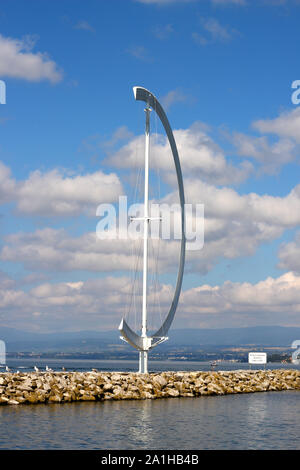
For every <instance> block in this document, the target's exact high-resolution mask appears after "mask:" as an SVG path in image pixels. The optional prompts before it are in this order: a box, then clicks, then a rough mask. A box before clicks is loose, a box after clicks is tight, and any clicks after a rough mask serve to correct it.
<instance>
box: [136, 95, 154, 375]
mask: <svg viewBox="0 0 300 470" xmlns="http://www.w3.org/2000/svg"><path fill="white" fill-rule="evenodd" d="M144 111H145V113H146V130H145V193H144V258H143V307H142V338H146V337H147V280H148V235H149V221H150V217H149V154H150V112H151V109H150V107H149V105H148V104H147V107H146V108H145V110H144ZM139 366H140V367H139V372H140V373H143V374H147V373H148V351H140V364H139Z"/></svg>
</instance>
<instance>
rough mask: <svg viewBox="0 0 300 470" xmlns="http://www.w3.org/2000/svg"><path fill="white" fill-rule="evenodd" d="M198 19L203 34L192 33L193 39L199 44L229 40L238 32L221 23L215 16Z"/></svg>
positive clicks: (204, 44)
mask: <svg viewBox="0 0 300 470" xmlns="http://www.w3.org/2000/svg"><path fill="white" fill-rule="evenodd" d="M200 21H201V25H202V29H203V31H204V36H203V34H200V33H195V32H194V33H192V37H193V39H194V41H195V42H196V44H199V45H200V46H206V45H207V44H214V43H215V42H224V43H225V42H229V41H230V40H231V39H232V38H233V36H234V35H235V34H237V33H238V31H237V30H235V29H233V28H231V27H229V26H223V25H221V24H220V22H219V21H218V20H217V19H216V18H201V19H200Z"/></svg>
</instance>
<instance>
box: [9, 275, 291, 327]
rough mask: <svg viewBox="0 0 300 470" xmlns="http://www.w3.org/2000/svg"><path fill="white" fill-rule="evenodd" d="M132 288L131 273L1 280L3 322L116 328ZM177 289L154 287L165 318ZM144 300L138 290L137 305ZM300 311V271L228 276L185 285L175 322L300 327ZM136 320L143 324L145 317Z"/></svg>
mask: <svg viewBox="0 0 300 470" xmlns="http://www.w3.org/2000/svg"><path fill="white" fill-rule="evenodd" d="M131 292H132V280H131V279H130V278H128V277H106V278H102V279H90V280H87V281H77V282H60V283H44V284H40V285H39V286H37V287H34V288H32V289H31V290H30V291H29V292H24V291H22V290H16V289H15V288H13V287H10V288H6V289H3V288H2V287H1V283H0V318H1V324H2V325H6V326H13V327H14V328H25V329H29V330H30V329H32V330H34V329H40V330H41V331H48V330H50V331H51V330H52V331H58V330H59V331H63V330H70V329H72V330H80V329H81V330H82V329H85V330H86V329H90V330H91V329H96V330H101V329H104V328H115V329H116V328H117V326H118V324H119V322H120V318H121V317H122V316H123V315H125V314H126V312H127V311H128V308H129V306H130V298H131ZM172 294H173V288H172V287H171V286H169V285H164V284H162V285H159V286H158V290H157V292H156V293H155V292H154V291H150V296H149V308H154V307H155V305H157V302H158V296H159V298H160V302H159V303H160V314H159V315H158V317H159V316H160V315H162V318H163V317H164V316H165V315H166V313H167V311H168V307H169V305H170V301H171V298H172ZM140 301H141V298H140V295H138V296H137V297H136V302H137V305H140ZM157 310H158V309H157V308H156V311H157ZM131 313H132V315H130V323H131V324H132V325H133V326H135V321H134V311H133V310H132V311H131ZM138 313H140V311H139V310H138ZM156 313H157V312H156ZM299 313H300V276H296V275H295V274H293V273H286V274H284V275H282V276H280V277H278V278H272V277H269V278H267V279H265V280H263V281H260V282H258V283H256V284H250V283H247V282H244V283H234V282H228V281H227V282H225V283H224V284H223V285H220V286H210V285H202V286H199V287H195V288H192V289H188V290H185V291H183V292H182V294H181V298H180V303H179V307H178V311H177V314H176V317H175V323H174V327H175V326H176V327H185V328H187V327H191V328H199V327H219V328H220V327H228V326H251V325H259V324H260V325H267V324H269V325H274V324H277V325H282V326H288V325H289V326H299V325H300V323H299V318H300V317H299ZM154 321H155V322H156V321H157V322H159V321H161V320H160V318H157V319H156V320H154ZM136 325H137V328H138V325H139V322H137V323H136Z"/></svg>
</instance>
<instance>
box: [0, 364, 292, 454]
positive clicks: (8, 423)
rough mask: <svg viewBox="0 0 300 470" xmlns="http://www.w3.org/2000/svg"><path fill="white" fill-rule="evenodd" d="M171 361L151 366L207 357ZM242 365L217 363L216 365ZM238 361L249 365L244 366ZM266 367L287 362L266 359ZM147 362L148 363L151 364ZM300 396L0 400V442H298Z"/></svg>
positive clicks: (101, 445)
mask: <svg viewBox="0 0 300 470" xmlns="http://www.w3.org/2000/svg"><path fill="white" fill-rule="evenodd" d="M21 362H22V364H23V365H22V364H21ZM25 362H26V361H25ZM42 362H43V361H42ZM63 362H64V364H65V366H70V369H71V368H72V367H73V369H75V368H77V370H89V369H91V368H92V367H96V368H98V369H99V370H105V369H106V370H127V369H128V368H129V370H135V367H133V366H136V363H135V362H134V363H128V362H126V363H125V362H124V363H123V364H121V365H120V361H118V362H117V361H116V363H113V362H112V361H92V364H87V363H86V361H72V364H71V361H63ZM82 362H84V364H82ZM35 363H36V364H37V362H35ZM96 363H97V364H96ZM47 364H48V365H49V367H50V366H54V365H55V364H56V365H57V368H58V370H59V369H61V362H60V361H58V362H57V361H53V363H51V361H47ZM154 364H155V363H154ZM20 365H22V367H27V366H28V368H29V363H27V362H26V364H25V365H24V361H18V366H19V367H20ZM37 365H38V366H39V367H42V365H44V364H42V363H41V362H40V363H39V364H37ZM10 366H12V364H10ZM71 366H72V367H71ZM172 366H173V367H171V366H170V363H157V370H207V369H209V368H210V364H208V363H207V364H203V363H182V362H180V363H178V362H176V363H175V362H172ZM241 366H242V364H229V365H228V364H223V367H222V366H221V365H220V366H219V367H217V370H220V369H221V368H223V370H224V369H225V368H226V369H227V370H229V369H235V368H241ZM30 367H32V365H30ZM106 367H107V368H106ZM164 367H166V369H164ZM244 367H247V368H248V365H247V364H245V365H244ZM268 367H270V364H269V365H268ZM272 367H273V368H279V367H286V366H285V365H283V364H273V365H272ZM288 367H289V368H299V366H291V365H289V366H288ZM66 368H67V367H66ZM151 368H152V369H153V368H155V367H154V365H153V363H152V364H151ZM205 368H206V369H205ZM23 370H24V369H23ZM31 370H32V369H31ZM299 399H300V391H284V392H262V393H253V394H240V395H238V394H237V395H226V396H209V397H198V398H169V399H159V400H141V401H113V402H110V401H107V402H86V403H66V404H63V405H60V404H51V405H43V404H41V405H24V406H22V405H19V406H1V407H0V422H1V428H0V449H12V450H14V449H72V450H74V449H98V450H102V449H122V450H130V449H147V450H150V449H162V450H172V449H182V450H183V449H187V450H191V449H194V450H205V449H214V450H216V449H265V450H267V449H300V439H299V438H300V406H299V404H300V401H299Z"/></svg>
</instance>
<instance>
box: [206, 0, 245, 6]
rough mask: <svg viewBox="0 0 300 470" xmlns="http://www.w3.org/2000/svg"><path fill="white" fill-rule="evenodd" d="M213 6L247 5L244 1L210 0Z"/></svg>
mask: <svg viewBox="0 0 300 470" xmlns="http://www.w3.org/2000/svg"><path fill="white" fill-rule="evenodd" d="M211 3H212V4H213V5H222V6H226V5H247V2H246V0H211Z"/></svg>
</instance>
